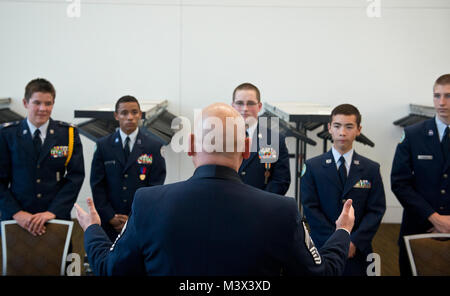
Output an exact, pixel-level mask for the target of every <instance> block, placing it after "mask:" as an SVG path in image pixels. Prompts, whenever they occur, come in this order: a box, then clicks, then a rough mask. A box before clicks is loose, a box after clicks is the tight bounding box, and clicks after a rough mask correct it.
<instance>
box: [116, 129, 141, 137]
mask: <svg viewBox="0 0 450 296" xmlns="http://www.w3.org/2000/svg"><path fill="white" fill-rule="evenodd" d="M120 130H121V131H122V133H124V134H125V135H127V136H129V135H131V134H132V133H134V132H135V131H136V130H137V128H135V129H134V130H132V131H131V132H126V131H124V130H123V129H122V128H121V129H120Z"/></svg>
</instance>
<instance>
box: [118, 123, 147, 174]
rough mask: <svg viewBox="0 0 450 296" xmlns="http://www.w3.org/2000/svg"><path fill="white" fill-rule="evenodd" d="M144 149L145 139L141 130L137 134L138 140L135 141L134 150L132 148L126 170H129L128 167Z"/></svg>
mask: <svg viewBox="0 0 450 296" xmlns="http://www.w3.org/2000/svg"><path fill="white" fill-rule="evenodd" d="M143 150H144V140H143V138H142V134H141V131H139V132H138V134H137V136H136V142H134V145H133V150H131V152H130V156H129V157H128V161H127V164H126V165H125V167H124V169H123V171H124V172H125V171H126V170H128V168H129V167H130V166H131V165H132V164H133V163H134V162H135V161H136V160H137V159H138V157H139V156H140V155H141V153H142V151H143Z"/></svg>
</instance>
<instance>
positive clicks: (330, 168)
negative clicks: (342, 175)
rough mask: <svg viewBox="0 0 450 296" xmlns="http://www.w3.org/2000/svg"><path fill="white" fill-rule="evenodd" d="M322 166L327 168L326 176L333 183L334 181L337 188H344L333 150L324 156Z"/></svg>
mask: <svg viewBox="0 0 450 296" xmlns="http://www.w3.org/2000/svg"><path fill="white" fill-rule="evenodd" d="M322 166H323V168H324V170H325V176H327V178H328V179H330V181H331V183H333V184H334V185H335V186H336V187H337V188H339V189H340V190H342V189H343V186H342V184H341V180H339V175H338V171H337V167H336V162H334V157H333V153H332V152H331V150H329V151H328V152H327V153H325V154H324V155H323V156H322Z"/></svg>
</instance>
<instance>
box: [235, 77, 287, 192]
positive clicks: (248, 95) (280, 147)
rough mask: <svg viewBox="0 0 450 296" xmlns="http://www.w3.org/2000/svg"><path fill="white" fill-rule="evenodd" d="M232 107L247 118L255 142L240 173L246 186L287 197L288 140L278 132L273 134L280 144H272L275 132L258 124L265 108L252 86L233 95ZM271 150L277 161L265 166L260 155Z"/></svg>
mask: <svg viewBox="0 0 450 296" xmlns="http://www.w3.org/2000/svg"><path fill="white" fill-rule="evenodd" d="M233 107H234V108H235V109H236V110H237V111H238V112H239V113H240V114H241V115H242V117H244V119H245V122H246V123H247V125H248V129H247V133H248V136H249V137H250V139H252V141H251V143H252V144H251V150H250V151H251V153H250V157H249V158H248V159H245V160H244V161H243V162H242V165H241V166H240V168H239V172H238V173H239V176H240V177H241V179H242V181H243V182H244V183H245V184H248V185H252V186H254V187H256V188H259V189H262V190H265V191H268V192H272V193H276V194H280V195H285V194H286V192H287V191H288V189H289V186H290V184H291V172H290V167H289V151H288V150H287V147H286V139H285V137H284V136H283V135H281V134H278V131H274V132H276V134H275V133H274V135H275V137H276V138H277V139H278V141H277V142H275V143H272V141H271V138H272V130H270V129H266V128H265V125H261V124H259V123H257V122H256V121H257V120H258V113H259V112H260V111H261V108H262V103H261V98H260V92H259V90H258V88H257V87H256V86H254V85H253V84H250V83H243V84H241V85H239V86H238V87H236V89H235V90H234V92H233ZM261 129H265V130H264V131H262V130H261ZM274 141H276V140H274ZM271 149H273V152H272V153H275V154H276V157H277V160H276V162H274V163H271V164H270V165H266V164H265V163H264V160H261V159H260V157H259V155H260V153H261V154H262V153H264V152H265V151H270V150H271Z"/></svg>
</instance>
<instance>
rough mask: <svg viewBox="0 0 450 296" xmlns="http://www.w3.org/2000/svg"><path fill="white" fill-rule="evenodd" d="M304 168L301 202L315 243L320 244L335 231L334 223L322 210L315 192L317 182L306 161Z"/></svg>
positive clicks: (301, 183)
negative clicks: (321, 239)
mask: <svg viewBox="0 0 450 296" xmlns="http://www.w3.org/2000/svg"><path fill="white" fill-rule="evenodd" d="M304 169H305V170H306V171H305V173H304V175H303V176H302V178H301V182H300V198H301V203H302V205H303V211H304V214H305V216H306V221H308V224H309V226H310V228H311V232H314V237H315V238H316V240H317V241H316V243H317V244H318V245H319V246H322V245H323V244H324V243H325V240H326V239H327V238H328V237H330V235H331V234H332V233H333V232H334V231H335V229H336V225H335V224H334V221H330V220H329V219H328V218H327V216H326V215H325V214H324V213H323V211H322V208H321V206H320V200H319V194H318V192H317V184H316V182H315V180H314V174H313V172H312V169H311V168H310V165H309V164H308V163H306V164H305V168H304ZM320 238H323V241H319V240H320Z"/></svg>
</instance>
